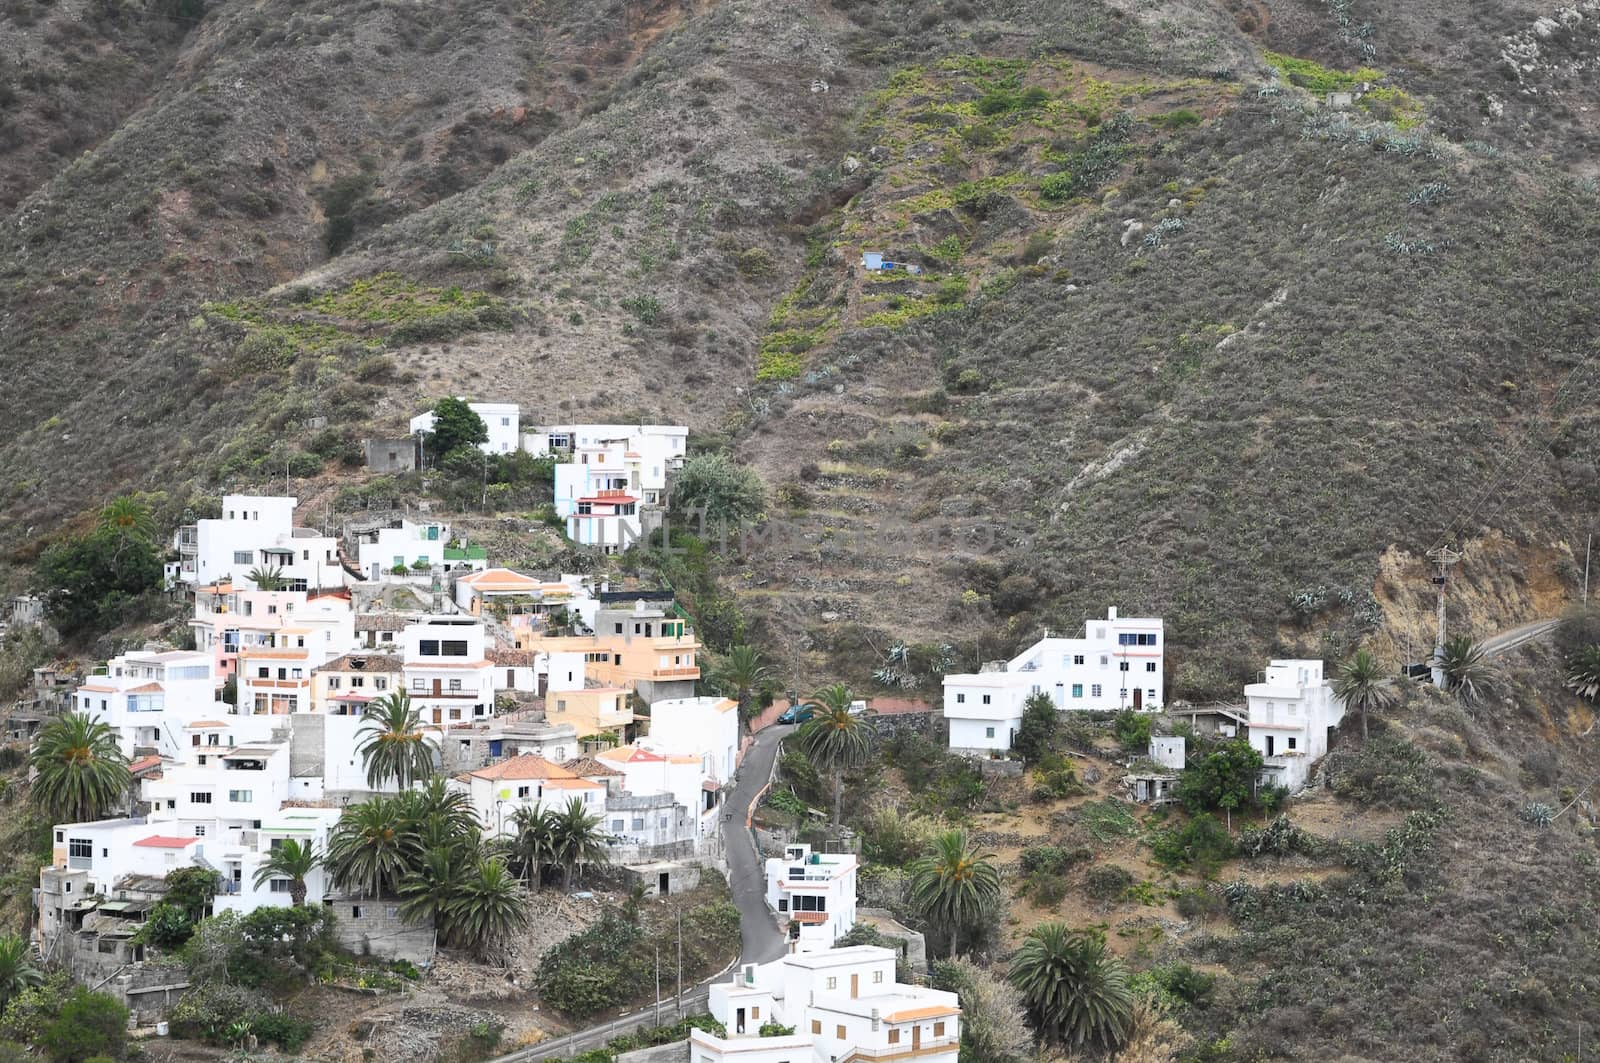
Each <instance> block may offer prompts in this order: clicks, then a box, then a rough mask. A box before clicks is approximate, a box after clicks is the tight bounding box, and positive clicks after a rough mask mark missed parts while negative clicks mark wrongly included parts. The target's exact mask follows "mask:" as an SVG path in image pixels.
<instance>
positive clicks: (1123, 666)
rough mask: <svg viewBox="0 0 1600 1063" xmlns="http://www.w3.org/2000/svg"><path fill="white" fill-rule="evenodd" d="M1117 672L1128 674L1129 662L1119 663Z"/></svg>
mask: <svg viewBox="0 0 1600 1063" xmlns="http://www.w3.org/2000/svg"><path fill="white" fill-rule="evenodd" d="M1117 670H1118V671H1119V672H1126V671H1127V670H1128V662H1127V661H1118V662H1117Z"/></svg>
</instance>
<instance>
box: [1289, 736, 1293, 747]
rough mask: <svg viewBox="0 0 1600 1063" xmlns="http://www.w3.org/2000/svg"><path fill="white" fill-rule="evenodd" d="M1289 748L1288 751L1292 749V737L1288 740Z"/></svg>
mask: <svg viewBox="0 0 1600 1063" xmlns="http://www.w3.org/2000/svg"><path fill="white" fill-rule="evenodd" d="M1289 748H1290V749H1293V748H1294V739H1293V738H1292V737H1291V738H1290V739H1289Z"/></svg>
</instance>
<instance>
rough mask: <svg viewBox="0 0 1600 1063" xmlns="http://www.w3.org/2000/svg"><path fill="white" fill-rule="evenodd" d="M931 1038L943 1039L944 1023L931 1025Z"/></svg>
mask: <svg viewBox="0 0 1600 1063" xmlns="http://www.w3.org/2000/svg"><path fill="white" fill-rule="evenodd" d="M933 1036H935V1037H943V1036H944V1023H942V1022H936V1023H934V1024H933Z"/></svg>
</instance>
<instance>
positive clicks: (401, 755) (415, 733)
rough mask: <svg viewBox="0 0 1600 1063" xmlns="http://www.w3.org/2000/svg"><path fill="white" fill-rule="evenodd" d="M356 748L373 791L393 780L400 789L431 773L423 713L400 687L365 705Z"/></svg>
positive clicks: (430, 756)
mask: <svg viewBox="0 0 1600 1063" xmlns="http://www.w3.org/2000/svg"><path fill="white" fill-rule="evenodd" d="M363 715H365V717H366V720H365V722H364V723H362V725H361V734H362V735H364V736H365V737H363V738H362V739H361V742H360V744H359V745H358V746H357V747H356V748H357V749H359V750H360V751H361V757H362V759H363V760H364V761H365V762H366V765H367V785H368V786H370V787H372V788H373V789H374V790H376V789H378V788H380V787H381V786H382V785H383V784H384V782H385V781H386V780H388V779H393V780H394V781H395V783H396V784H398V785H399V787H400V789H401V790H406V789H409V788H410V786H411V784H412V783H413V782H416V781H417V780H419V779H426V778H427V777H428V776H430V775H432V774H433V750H432V749H430V748H429V746H428V742H427V739H426V737H425V736H424V734H423V731H422V713H421V712H420V711H419V710H417V709H415V708H413V707H412V705H411V699H410V698H409V697H408V696H407V695H406V692H405V691H403V690H396V691H395V692H394V693H392V694H387V695H385V696H384V697H381V698H379V699H378V700H377V701H374V702H373V703H372V704H370V705H368V706H367V711H366V712H365V713H364V714H363Z"/></svg>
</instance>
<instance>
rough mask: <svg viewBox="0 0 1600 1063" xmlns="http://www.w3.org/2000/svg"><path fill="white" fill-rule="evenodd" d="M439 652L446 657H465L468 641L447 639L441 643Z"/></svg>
mask: <svg viewBox="0 0 1600 1063" xmlns="http://www.w3.org/2000/svg"><path fill="white" fill-rule="evenodd" d="M439 652H440V655H441V656H444V657H465V656H466V655H467V640H466V639H446V640H445V641H443V642H441V643H439Z"/></svg>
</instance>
